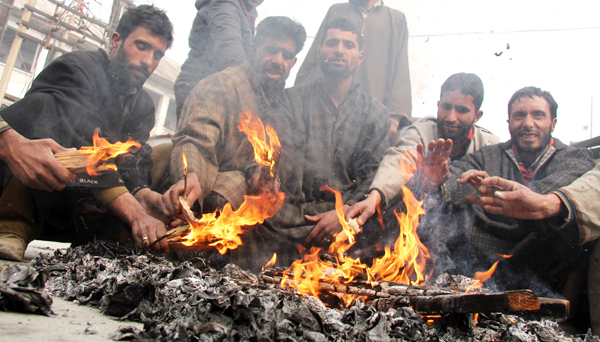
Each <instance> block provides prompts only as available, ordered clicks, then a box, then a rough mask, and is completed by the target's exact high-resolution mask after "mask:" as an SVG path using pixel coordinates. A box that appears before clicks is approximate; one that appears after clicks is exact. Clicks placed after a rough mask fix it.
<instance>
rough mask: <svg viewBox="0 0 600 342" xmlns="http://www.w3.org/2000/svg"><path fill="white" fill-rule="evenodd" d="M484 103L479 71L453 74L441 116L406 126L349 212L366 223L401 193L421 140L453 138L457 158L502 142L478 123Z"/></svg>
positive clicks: (453, 157) (444, 94)
mask: <svg viewBox="0 0 600 342" xmlns="http://www.w3.org/2000/svg"><path fill="white" fill-rule="evenodd" d="M482 103H483V83H482V82H481V79H480V78H479V77H478V76H477V75H475V74H466V73H458V74H454V75H452V76H450V77H449V78H448V79H447V80H446V81H445V82H444V84H443V85H442V90H441V94H440V101H438V112H437V119H436V118H434V117H433V116H427V117H424V118H423V119H421V120H419V121H417V122H415V123H414V124H413V125H411V126H409V127H408V128H407V129H406V131H405V132H404V133H403V134H402V136H401V138H400V140H399V141H398V143H396V146H393V147H390V148H389V149H388V150H387V151H386V152H385V156H384V157H383V161H382V162H381V164H380V165H379V168H378V169H377V174H376V175H375V179H374V180H373V183H372V184H371V187H370V188H369V196H368V197H367V198H366V199H365V200H364V201H361V202H359V203H357V204H355V205H354V206H352V207H351V208H350V209H349V210H348V212H347V214H348V216H349V217H354V216H356V215H358V214H361V215H360V216H359V217H358V224H359V225H363V224H364V223H365V222H366V221H367V219H369V218H370V217H371V216H372V215H373V214H374V213H375V211H376V208H377V206H378V205H380V204H381V203H382V202H383V203H388V204H389V203H390V201H391V200H392V199H393V198H394V197H396V196H397V195H398V194H399V193H400V191H401V187H402V186H403V185H406V184H407V183H408V182H409V181H410V180H411V179H412V178H413V171H414V170H415V169H416V167H417V165H416V163H415V159H414V156H416V150H417V145H418V144H423V145H426V144H427V143H429V142H430V141H433V140H437V139H439V138H443V139H451V140H452V141H453V142H454V145H453V149H452V153H451V157H450V158H451V160H457V159H460V158H462V157H463V156H464V155H465V154H467V153H473V152H474V151H477V150H479V149H480V148H481V147H483V146H488V145H494V144H497V143H499V142H500V139H498V137H497V136H495V135H493V134H492V133H490V132H489V131H488V130H486V129H484V128H481V127H479V126H476V125H475V123H476V122H477V121H479V119H480V118H481V116H482V115H483V111H482V110H481V109H480V108H481V104H482ZM403 166H404V167H403ZM401 168H402V169H401ZM411 170H412V171H411ZM401 172H402V173H403V175H401Z"/></svg>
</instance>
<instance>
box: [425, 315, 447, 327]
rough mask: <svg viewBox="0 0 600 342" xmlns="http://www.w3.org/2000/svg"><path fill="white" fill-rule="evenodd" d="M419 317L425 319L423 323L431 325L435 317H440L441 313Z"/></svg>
mask: <svg viewBox="0 0 600 342" xmlns="http://www.w3.org/2000/svg"><path fill="white" fill-rule="evenodd" d="M421 318H422V319H423V321H425V324H427V325H432V324H433V323H435V320H436V319H438V318H442V315H421Z"/></svg>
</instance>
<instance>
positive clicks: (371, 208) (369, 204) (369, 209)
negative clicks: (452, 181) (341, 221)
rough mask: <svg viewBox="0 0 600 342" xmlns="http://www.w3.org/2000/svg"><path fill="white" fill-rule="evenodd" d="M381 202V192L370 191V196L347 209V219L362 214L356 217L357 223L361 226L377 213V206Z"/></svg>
mask: <svg viewBox="0 0 600 342" xmlns="http://www.w3.org/2000/svg"><path fill="white" fill-rule="evenodd" d="M380 203H381V194H380V193H379V191H376V190H373V191H371V193H369V196H367V198H365V199H364V200H363V201H360V202H358V203H356V204H355V205H353V206H351V207H350V208H349V209H348V211H346V221H350V219H352V218H354V217H355V216H356V215H358V214H360V216H359V217H358V218H357V219H356V223H358V225H359V226H363V225H364V224H365V222H367V220H368V219H369V218H370V217H371V216H373V215H374V214H375V212H376V211H377V206H378V205H379V204H380Z"/></svg>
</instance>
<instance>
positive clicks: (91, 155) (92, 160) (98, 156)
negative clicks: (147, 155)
mask: <svg viewBox="0 0 600 342" xmlns="http://www.w3.org/2000/svg"><path fill="white" fill-rule="evenodd" d="M93 143H94V146H82V147H81V148H80V149H79V153H81V154H87V155H88V156H87V161H86V166H85V169H86V171H87V173H88V174H89V175H90V176H97V175H98V172H97V170H96V168H97V166H98V164H99V163H100V162H104V161H107V160H109V159H112V158H115V157H117V156H119V155H121V154H124V153H128V152H135V151H137V150H138V149H139V148H140V147H142V145H141V144H140V143H138V142H137V141H134V140H133V139H131V137H129V139H128V140H127V141H126V142H120V141H117V142H116V143H115V144H111V143H109V142H108V140H106V139H104V138H100V137H99V136H98V130H97V129H96V131H94V137H93ZM105 167H107V168H109V169H112V170H115V171H116V170H117V166H116V165H112V164H108V165H105Z"/></svg>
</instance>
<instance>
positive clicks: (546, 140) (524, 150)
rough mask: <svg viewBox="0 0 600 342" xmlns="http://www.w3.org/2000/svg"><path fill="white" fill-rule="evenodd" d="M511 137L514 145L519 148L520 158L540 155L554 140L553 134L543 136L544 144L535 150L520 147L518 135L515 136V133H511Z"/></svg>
mask: <svg viewBox="0 0 600 342" xmlns="http://www.w3.org/2000/svg"><path fill="white" fill-rule="evenodd" d="M510 137H511V140H512V142H513V145H515V146H516V148H517V153H519V155H520V156H524V155H538V154H539V153H541V152H542V151H544V150H545V149H546V148H547V147H548V144H550V140H552V134H551V133H548V134H544V135H543V136H542V144H541V145H540V147H536V148H534V147H529V146H520V145H519V143H518V141H519V138H518V133H516V134H513V132H510ZM515 138H516V139H515Z"/></svg>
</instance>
